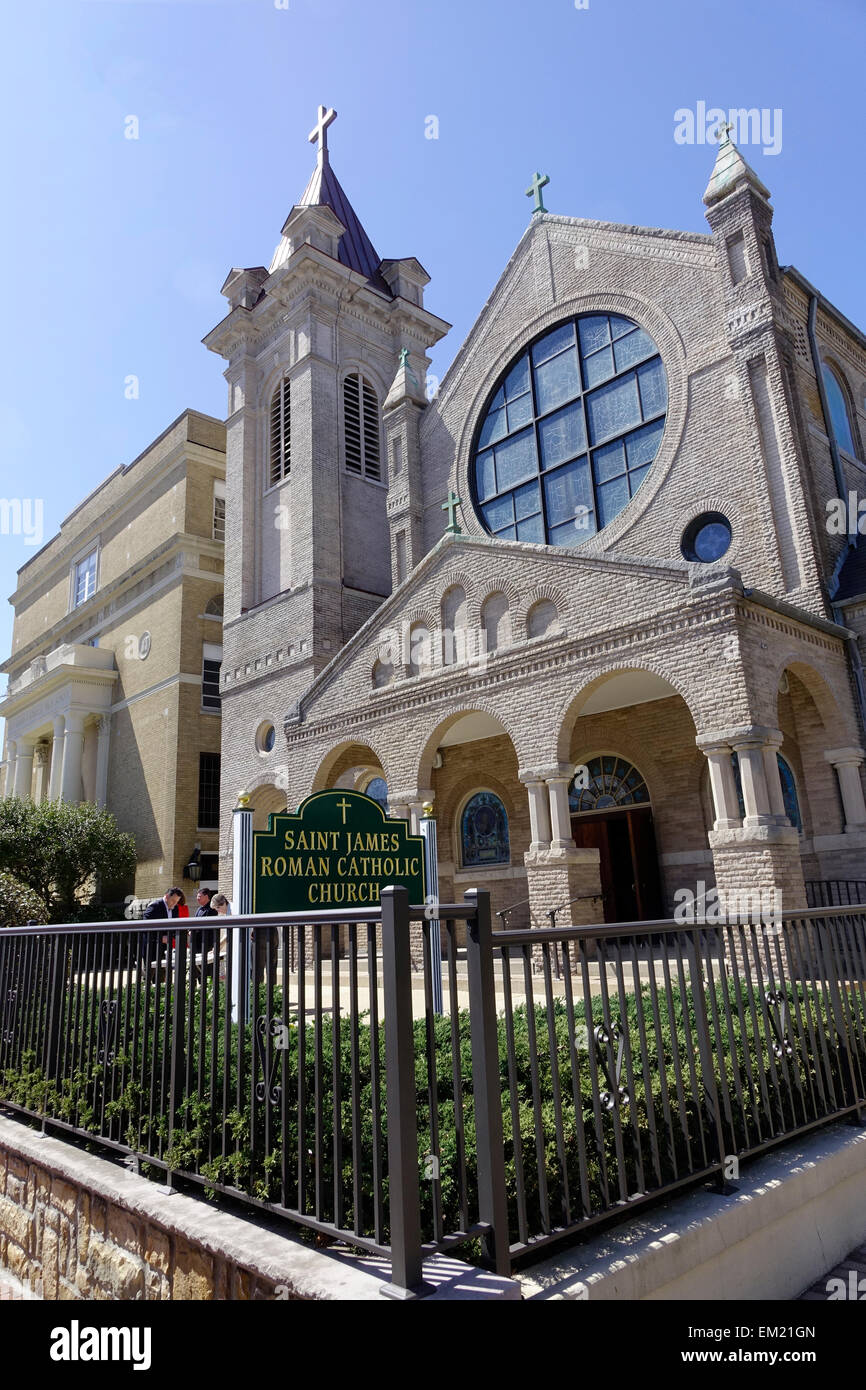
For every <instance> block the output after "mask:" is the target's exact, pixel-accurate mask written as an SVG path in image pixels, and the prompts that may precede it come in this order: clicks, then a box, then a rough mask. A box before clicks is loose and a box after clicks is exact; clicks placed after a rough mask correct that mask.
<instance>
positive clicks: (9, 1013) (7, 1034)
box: [2, 989, 18, 1043]
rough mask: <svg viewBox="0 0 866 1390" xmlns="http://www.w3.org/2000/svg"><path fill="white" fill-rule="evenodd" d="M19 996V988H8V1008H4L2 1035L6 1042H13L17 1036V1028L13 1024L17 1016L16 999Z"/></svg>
mask: <svg viewBox="0 0 866 1390" xmlns="http://www.w3.org/2000/svg"><path fill="white" fill-rule="evenodd" d="M17 998H18V990H17V989H7V991H6V1008H5V1009H4V1010H3V1035H2V1041H3V1042H4V1043H11V1042H12V1041H13V1039H14V1037H15V1028H14V1026H13V1019H14V1018H15V1001H16V1000H17Z"/></svg>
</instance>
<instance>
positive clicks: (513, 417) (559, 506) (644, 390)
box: [470, 314, 668, 546]
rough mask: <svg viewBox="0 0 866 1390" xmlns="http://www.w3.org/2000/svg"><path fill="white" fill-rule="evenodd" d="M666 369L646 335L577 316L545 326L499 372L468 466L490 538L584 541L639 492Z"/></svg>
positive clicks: (654, 441) (658, 430)
mask: <svg viewBox="0 0 866 1390" xmlns="http://www.w3.org/2000/svg"><path fill="white" fill-rule="evenodd" d="M667 399H668V393H667V378H666V376H665V369H664V366H663V364H662V359H661V356H660V354H659V350H658V348H657V347H656V345H655V343H654V342H653V340H652V338H651V337H650V336H649V334H648V333H646V332H645V331H644V329H643V328H641V327H640V326H639V325H638V324H636V323H634V322H633V320H632V319H627V318H624V317H623V316H622V315H621V314H582V315H580V316H578V317H577V318H573V319H568V320H567V321H566V322H565V323H560V324H558V325H557V326H556V328H553V329H551V330H550V331H549V332H547V333H545V334H544V336H543V337H542V338H539V339H537V340H536V342H535V343H533V344H532V346H531V347H530V348H528V349H527V350H526V351H525V352H523V353H521V355H520V356H519V357H518V358H517V360H516V361H515V362H513V363H512V364H511V366H510V367H509V368H508V371H507V372H506V373H505V374H504V375H503V376H502V378H501V379H500V382H499V385H498V387H497V389H496V391H495V392H494V394H493V397H492V399H491V401H490V403H489V405H488V408H487V412H486V414H485V415H484V418H483V420H482V422H481V426H480V428H479V431H478V436H477V439H476V441H475V449H474V453H473V456H472V463H471V466H470V481H471V485H472V498H473V504H474V506H475V510H476V512H477V514H478V516H479V518H480V520H481V522H482V524H483V526H484V528H485V530H487V531H489V532H490V534H491V535H493V536H497V537H498V538H499V539H501V540H512V541H513V540H518V541H533V542H535V543H536V544H540V545H569V546H576V545H580V544H581V543H582V542H583V541H585V540H587V539H588V538H589V537H590V536H592V535H595V533H596V532H597V531H600V530H601V529H602V527H604V526H607V524H608V523H609V522H611V521H612V520H613V519H614V517H615V516H617V515H618V514H619V513H620V512H621V511H622V509H623V507H625V506H626V505H627V504H628V502H629V500H630V499H631V498H632V497H633V496H634V494H635V492H636V491H637V489H638V488H639V487H640V485H641V483H642V482H643V480H644V478H645V477H646V475H647V473H648V472H649V470H650V467H651V466H652V462H653V460H654V458H655V456H656V454H657V453H658V449H659V445H660V443H661V439H662V435H663V434H664V428H665V415H666V412H667Z"/></svg>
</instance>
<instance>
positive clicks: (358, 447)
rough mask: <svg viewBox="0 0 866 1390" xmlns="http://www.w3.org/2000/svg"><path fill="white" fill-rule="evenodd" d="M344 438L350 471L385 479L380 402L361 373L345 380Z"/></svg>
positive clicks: (366, 476) (347, 466)
mask: <svg viewBox="0 0 866 1390" xmlns="http://www.w3.org/2000/svg"><path fill="white" fill-rule="evenodd" d="M343 441H344V446H345V455H346V468H347V469H348V471H349V472H350V473H358V474H360V475H361V476H362V477H364V478H376V479H381V477H382V464H381V457H380V452H379V401H378V398H377V396H376V392H375V391H374V390H373V387H372V386H371V385H370V383H369V381H367V379H366V378H365V377H362V376H360V375H359V374H358V373H357V372H353V373H352V375H351V376H347V377H346V380H345V381H344V382H343Z"/></svg>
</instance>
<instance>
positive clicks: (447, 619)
mask: <svg viewBox="0 0 866 1390" xmlns="http://www.w3.org/2000/svg"><path fill="white" fill-rule="evenodd" d="M466 656H467V651H466V591H465V590H464V589H463V587H462V585H460V584H452V586H451V588H450V589H449V590H448V591H447V593H446V594H445V595H444V597H443V599H442V661H443V664H444V665H445V666H453V665H454V664H455V662H458V661H465V660H466Z"/></svg>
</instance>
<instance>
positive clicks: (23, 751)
mask: <svg viewBox="0 0 866 1390" xmlns="http://www.w3.org/2000/svg"><path fill="white" fill-rule="evenodd" d="M35 751H36V750H35V747H34V745H33V744H32V743H25V742H24V740H23V739H22V740H21V742H19V744H18V756H17V757H16V759H15V795H16V796H20V797H22V798H23V800H25V801H29V800H30V784H31V782H32V781H33V754H34V752H35Z"/></svg>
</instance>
